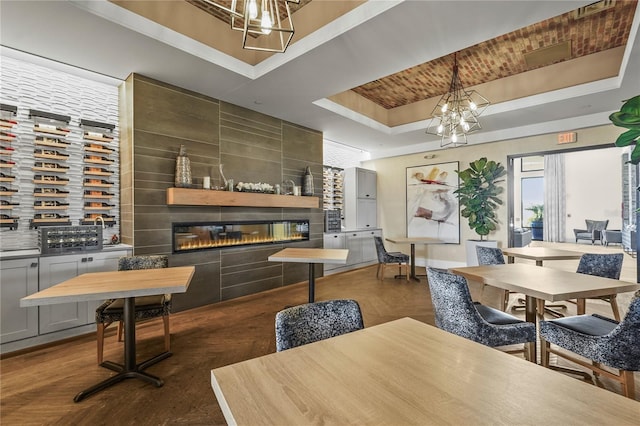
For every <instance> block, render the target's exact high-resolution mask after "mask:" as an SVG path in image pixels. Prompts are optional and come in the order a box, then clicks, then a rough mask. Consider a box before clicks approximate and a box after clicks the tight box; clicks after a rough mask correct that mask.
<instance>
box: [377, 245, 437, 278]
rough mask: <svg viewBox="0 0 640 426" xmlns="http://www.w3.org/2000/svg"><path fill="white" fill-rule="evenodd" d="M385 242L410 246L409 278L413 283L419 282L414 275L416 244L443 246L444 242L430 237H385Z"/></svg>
mask: <svg viewBox="0 0 640 426" xmlns="http://www.w3.org/2000/svg"><path fill="white" fill-rule="evenodd" d="M385 240H387V241H389V242H390V243H394V244H410V245H411V252H410V253H411V254H410V258H411V273H410V274H409V277H410V278H411V279H412V280H414V281H420V278H418V276H417V275H416V244H422V245H425V246H427V245H429V244H444V241H442V240H439V239H437V238H431V237H387V238H385Z"/></svg>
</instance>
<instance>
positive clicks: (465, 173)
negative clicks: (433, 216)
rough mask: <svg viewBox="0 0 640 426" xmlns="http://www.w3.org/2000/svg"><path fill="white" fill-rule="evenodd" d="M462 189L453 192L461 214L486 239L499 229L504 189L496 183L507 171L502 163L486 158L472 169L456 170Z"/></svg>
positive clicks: (472, 164)
mask: <svg viewBox="0 0 640 426" xmlns="http://www.w3.org/2000/svg"><path fill="white" fill-rule="evenodd" d="M456 173H458V176H459V177H460V180H461V181H462V182H461V183H460V187H459V188H458V189H457V190H456V191H454V193H455V194H457V195H458V199H459V200H460V205H461V206H462V207H463V208H462V211H461V212H460V214H461V215H462V217H466V218H467V219H468V220H469V226H470V227H471V229H473V230H474V231H475V232H476V233H477V234H478V235H480V240H484V239H485V237H486V236H487V235H489V233H491V232H492V231H495V230H496V225H497V224H498V217H497V215H496V209H497V208H498V206H499V205H501V204H502V200H501V199H500V194H502V192H503V191H504V189H503V188H502V187H500V186H498V185H497V184H498V183H500V182H503V180H499V179H500V178H501V177H503V176H504V175H505V174H507V172H506V171H505V169H504V166H502V165H501V164H500V163H496V162H495V161H488V160H487V158H486V157H482V158H480V159H479V160H476V161H473V162H472V163H471V164H470V165H469V168H468V169H466V170H462V171H456Z"/></svg>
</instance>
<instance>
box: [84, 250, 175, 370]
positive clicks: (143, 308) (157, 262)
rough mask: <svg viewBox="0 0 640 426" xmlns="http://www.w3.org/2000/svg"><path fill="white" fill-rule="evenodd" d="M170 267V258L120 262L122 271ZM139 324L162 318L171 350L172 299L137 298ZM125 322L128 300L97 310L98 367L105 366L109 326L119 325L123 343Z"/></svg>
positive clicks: (107, 303)
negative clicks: (170, 314)
mask: <svg viewBox="0 0 640 426" xmlns="http://www.w3.org/2000/svg"><path fill="white" fill-rule="evenodd" d="M167 267H169V259H168V257H167V256H126V257H121V258H120V259H118V270H119V271H130V270H135V269H159V268H167ZM135 306H136V313H135V319H136V321H141V320H146V319H151V318H156V317H162V320H163V322H164V348H165V350H166V351H167V352H169V350H171V339H170V333H169V313H170V312H171V295H170V294H161V295H157V296H143V297H136V298H135ZM123 318H124V300H123V299H110V300H107V301H105V302H104V303H103V304H102V305H100V306H98V308H97V309H96V328H97V329H96V337H97V340H98V364H102V359H103V348H104V331H105V329H106V328H107V327H109V325H111V324H113V323H115V322H117V323H118V333H117V335H118V341H122V321H123Z"/></svg>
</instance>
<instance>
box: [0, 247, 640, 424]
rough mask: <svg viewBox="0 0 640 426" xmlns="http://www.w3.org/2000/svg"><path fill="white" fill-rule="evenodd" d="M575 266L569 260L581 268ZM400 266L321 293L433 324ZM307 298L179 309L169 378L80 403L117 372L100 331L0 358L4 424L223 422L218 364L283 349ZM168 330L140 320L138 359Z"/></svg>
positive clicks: (320, 288)
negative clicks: (293, 310)
mask: <svg viewBox="0 0 640 426" xmlns="http://www.w3.org/2000/svg"><path fill="white" fill-rule="evenodd" d="M582 248H584V249H587V250H586V251H589V250H588V249H590V248H591V247H587V246H585V247H580V248H579V249H582ZM627 258H629V259H631V258H630V257H629V256H626V255H625V262H627ZM633 262H635V259H633ZM576 265H577V263H574V264H573V265H567V266H566V267H567V268H573V270H575V266H576ZM549 266H551V264H550V265H549ZM560 266H562V265H560ZM420 269H421V268H420ZM394 272H395V271H394ZM392 273H393V272H392V271H388V278H385V279H384V281H382V282H381V281H378V280H376V278H375V274H376V267H375V266H373V267H368V268H363V269H360V270H356V271H350V272H346V273H343V274H337V275H332V276H329V277H324V278H320V279H318V280H317V282H316V298H317V299H318V300H324V299H332V298H353V299H356V300H358V302H359V303H360V305H361V308H362V312H363V315H364V322H365V326H373V325H376V324H379V323H383V322H386V321H390V320H393V319H397V318H402V317H405V316H408V317H412V318H415V319H417V320H419V321H423V322H426V323H428V324H434V319H433V310H432V307H431V301H430V296H429V292H428V287H427V284H426V281H425V280H424V279H423V280H422V281H421V282H420V283H414V282H409V283H408V282H406V281H404V280H396V279H393V278H392ZM627 273H628V274H631V275H632V276H633V277H635V267H634V268H633V271H631V269H628V270H627ZM630 280H632V281H635V279H630ZM306 297H307V286H306V283H300V284H296V285H292V286H289V287H286V288H282V289H277V290H272V291H269V292H265V293H261V294H257V295H252V296H248V297H242V298H238V299H235V300H231V301H227V302H223V303H219V304H215V305H210V306H206V307H201V308H198V309H193V310H190V311H186V312H180V313H177V314H173V315H172V316H171V334H172V340H171V345H172V350H173V356H172V357H170V358H168V359H166V360H164V361H162V362H160V363H158V364H156V365H154V366H152V367H151V368H149V370H148V372H149V373H151V374H154V375H157V376H159V377H161V378H162V379H164V382H165V384H164V386H163V387H161V388H155V387H153V386H152V385H149V384H147V383H145V382H142V381H140V380H126V381H124V382H122V383H119V384H117V385H115V386H113V387H111V388H110V389H108V390H105V391H102V392H100V393H98V394H96V395H94V396H91V397H89V398H87V399H86V400H84V401H82V402H80V403H77V404H76V403H74V402H73V397H74V395H75V394H76V393H77V392H78V391H80V390H82V389H84V388H86V387H89V386H91V385H93V384H95V383H97V382H98V381H100V380H103V379H105V378H107V377H109V376H110V375H112V374H113V373H112V372H110V371H109V370H106V369H104V368H102V367H99V366H98V365H97V364H96V342H95V335H94V334H91V335H86V336H82V337H80V338H76V339H72V340H69V341H66V342H62V343H59V344H56V345H53V346H50V347H45V348H39V349H36V350H32V351H29V352H26V353H21V354H18V355H14V356H5V357H4V358H3V359H2V360H1V361H0V374H1V376H0V379H1V380H0V396H1V404H0V409H1V412H0V423H1V424H3V425H18V424H19V425H42V424H47V425H48V424H56V425H60V424H64V425H85V424H87V425H88V424H91V425H101V424H139V425H165V424H167V425H174V424H190V425H192V424H193V425H201V424H202V425H205V424H206V425H212V424H224V418H223V416H222V412H221V411H220V408H219V407H218V404H217V402H216V399H215V396H214V395H213V392H212V390H211V386H210V373H209V372H210V370H211V369H212V368H216V367H220V366H224V365H228V364H231V363H235V362H239V361H243V360H246V359H250V358H254V357H258V356H261V355H264V354H268V353H272V352H275V335H274V317H275V314H276V312H277V311H279V310H280V309H282V308H283V307H284V306H286V305H295V304H300V303H305V301H306ZM606 308H607V307H606V306H604V307H602V306H592V305H589V306H588V308H587V310H588V312H590V310H591V309H604V310H605V311H606ZM625 308H626V307H625ZM569 309H571V308H569ZM162 336H163V332H162V322H161V321H153V322H148V323H144V324H139V325H138V327H137V337H138V359H139V360H143V359H147V358H149V357H150V356H152V355H154V354H156V353H158V352H161V351H162V348H163V337H162ZM514 356H520V355H514ZM122 358H123V355H122V344H121V343H116V342H115V335H114V334H113V332H111V333H110V334H108V335H107V339H106V342H105V359H109V360H113V361H116V362H121V361H122ZM558 374H561V373H558ZM638 376H639V374H638V373H636V389H638V391H637V394H638V395H640V380H639V379H638ZM605 386H606V387H607V389H610V390H611V391H614V392H617V393H620V391H619V387H618V385H617V384H615V383H611V382H605ZM550 391H553V390H550ZM637 399H638V400H640V396H638V397H637ZM585 418H587V417H585Z"/></svg>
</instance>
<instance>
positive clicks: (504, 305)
mask: <svg viewBox="0 0 640 426" xmlns="http://www.w3.org/2000/svg"><path fill="white" fill-rule="evenodd" d="M507 306H509V290H505V291H504V294H503V298H502V310H503V311H505V312H506V311H507Z"/></svg>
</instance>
